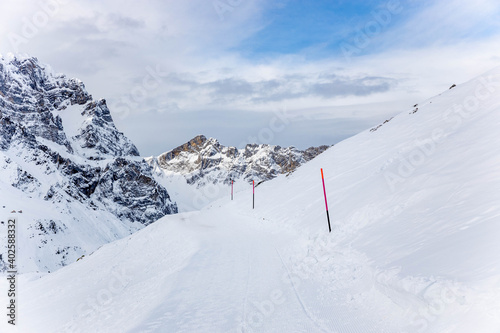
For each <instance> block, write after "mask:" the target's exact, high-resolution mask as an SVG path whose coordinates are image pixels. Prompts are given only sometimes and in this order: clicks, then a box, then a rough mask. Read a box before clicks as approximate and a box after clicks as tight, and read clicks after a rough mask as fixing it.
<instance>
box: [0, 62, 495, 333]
mask: <svg viewBox="0 0 500 333" xmlns="http://www.w3.org/2000/svg"><path fill="white" fill-rule="evenodd" d="M499 82H500V68H499V69H495V70H493V71H491V72H489V73H487V74H485V75H483V76H482V77H480V78H477V79H475V80H472V81H470V82H468V83H465V84H462V85H458V86H457V87H455V88H453V89H451V90H448V91H446V92H444V93H442V94H441V95H439V96H436V97H434V98H432V99H429V100H427V101H425V102H424V103H420V105H418V106H417V107H418V110H416V112H415V111H414V110H415V109H416V108H417V107H415V108H411V109H410V110H407V111H405V112H403V113H402V114H400V115H399V116H397V117H395V118H393V119H392V120H391V121H389V122H387V123H385V124H383V126H381V127H378V128H377V129H376V130H372V131H370V130H367V131H365V132H363V133H361V134H359V135H357V136H355V137H352V138H350V139H348V140H345V141H343V142H341V143H339V144H338V145H335V146H334V147H333V148H330V149H328V150H327V151H326V152H324V153H323V154H321V155H319V156H318V157H316V158H315V159H313V160H312V161H310V162H309V163H307V164H305V165H304V166H302V167H300V168H299V169H298V170H297V171H296V172H295V173H293V174H292V175H290V176H289V177H284V176H280V177H278V178H276V179H275V180H272V181H269V182H266V183H263V184H261V185H260V186H258V187H257V188H256V201H255V205H256V207H255V209H252V189H251V187H250V186H248V187H247V188H244V189H239V190H238V191H237V192H236V193H235V196H234V200H233V201H231V200H230V197H229V189H228V190H227V191H228V192H227V196H226V197H225V198H222V199H219V200H217V201H214V202H212V203H211V204H210V205H208V206H206V207H205V208H203V209H202V210H200V211H195V212H188V213H181V214H177V215H171V216H167V217H164V218H162V219H161V220H159V221H158V222H156V223H154V224H152V225H150V226H148V227H146V228H144V229H142V230H140V231H138V232H136V233H135V234H133V235H131V236H129V237H127V238H124V239H121V240H118V241H115V242H113V243H110V244H107V245H104V246H102V247H101V248H100V249H99V250H97V251H95V252H94V253H93V254H92V255H90V256H87V257H85V258H83V259H82V260H80V261H78V262H76V263H74V264H71V265H69V266H67V267H64V268H62V269H59V270H58V271H56V272H55V273H51V274H45V275H42V276H40V275H36V274H25V275H21V276H20V277H19V281H18V289H19V299H18V306H19V312H18V315H19V318H18V325H17V326H16V327H15V328H13V327H9V325H7V324H6V320H5V318H4V319H3V320H2V321H0V331H1V332H40V333H43V332H51V333H54V332H332V333H333V332H339V333H344V332H345V333H358V332H359V333H361V332H363V333H364V332H368V333H369V332H373V333H380V332H394V333H396V332H397V333H401V332H436V333H437V332H439V333H442V332H463V333H471V332H481V333H489V332H491V333H498V332H500V255H499V253H500V241H499V239H500V224H499V223H500V169H499V167H498V165H499V163H500V137H499V136H498V128H499V126H500V83H499ZM320 168H323V169H324V172H325V183H326V189H327V194H328V203H329V208H330V217H331V220H332V233H331V234H329V233H328V227H327V222H326V214H325V207H324V199H323V188H322V184H321V176H320ZM174 199H175V197H174ZM6 284H7V281H6V279H5V278H2V279H1V280H0V290H6V287H7V286H6ZM0 297H1V298H0V304H6V301H7V300H6V293H5V292H2V293H0ZM3 308H5V307H4V306H3Z"/></svg>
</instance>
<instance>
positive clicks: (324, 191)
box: [321, 168, 332, 232]
mask: <svg viewBox="0 0 500 333" xmlns="http://www.w3.org/2000/svg"><path fill="white" fill-rule="evenodd" d="M321 180H322V181H323V193H324V195H325V206H326V218H327V219H328V230H330V232H332V227H331V226H330V214H328V201H326V188H325V177H324V176H323V168H321Z"/></svg>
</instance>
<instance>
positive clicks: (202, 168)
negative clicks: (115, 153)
mask: <svg viewBox="0 0 500 333" xmlns="http://www.w3.org/2000/svg"><path fill="white" fill-rule="evenodd" d="M328 148H329V146H320V147H310V148H308V149H306V150H299V149H296V148H294V147H287V148H283V147H280V146H273V145H267V144H260V145H257V144H248V145H246V147H245V148H244V149H237V148H236V147H226V146H223V145H221V144H220V143H219V142H218V141H217V140H216V139H213V138H209V139H207V138H206V137H205V136H203V135H199V136H197V137H195V138H193V139H192V140H189V141H188V142H186V143H185V144H183V145H181V146H179V147H177V148H175V149H172V150H170V151H168V152H166V153H164V154H161V155H160V156H158V157H150V158H147V159H146V160H147V161H148V163H149V164H150V165H151V166H152V167H153V168H154V170H155V175H156V176H157V180H158V181H159V182H161V183H162V184H163V185H164V186H166V187H167V188H168V189H169V191H171V193H172V195H173V196H174V197H175V199H176V201H177V203H178V205H179V207H180V210H181V211H190V210H197V209H201V208H202V207H203V206H205V205H206V204H208V203H210V202H212V201H214V200H215V199H218V198H220V197H222V196H225V195H227V188H228V185H230V184H231V180H232V181H233V182H234V186H235V187H236V189H240V188H244V187H245V186H247V185H248V184H250V183H252V180H254V181H255V182H256V184H258V183H260V182H263V181H268V180H271V179H273V178H276V177H277V176H278V175H281V174H291V173H292V172H293V171H295V170H296V169H297V168H298V167H299V166H301V165H303V164H304V163H306V162H308V161H310V160H312V159H313V158H315V157H316V156H317V155H319V154H321V153H322V152H324V151H325V150H326V149H328Z"/></svg>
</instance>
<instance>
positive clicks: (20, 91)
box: [0, 55, 177, 271]
mask: <svg viewBox="0 0 500 333" xmlns="http://www.w3.org/2000/svg"><path fill="white" fill-rule="evenodd" d="M0 209H1V211H2V213H1V216H2V221H4V222H5V220H6V218H7V217H8V216H9V214H10V212H12V211H16V214H17V215H18V216H19V220H20V224H19V225H20V230H19V235H20V237H19V240H20V243H21V245H20V246H21V247H22V251H21V253H22V254H23V256H22V257H21V258H20V267H19V268H20V270H21V271H29V270H44V271H46V270H50V271H52V270H55V269H57V268H58V267H60V266H62V265H65V264H69V263H71V262H74V261H75V260H76V259H77V258H79V257H80V256H81V255H83V254H88V253H90V252H91V251H94V250H95V249H97V248H98V247H99V246H101V245H103V244H105V243H107V242H109V241H112V240H116V239H118V238H121V237H124V236H126V235H127V234H129V233H130V232H131V231H134V230H137V229H138V228H140V227H141V226H142V225H143V224H149V223H151V222H154V221H155V220H157V219H158V218H160V217H162V216H164V215H166V214H170V213H175V212H177V207H176V205H175V203H172V201H171V200H170V197H169V195H168V193H167V191H166V189H165V188H164V187H163V186H161V185H160V184H158V183H157V182H156V181H155V180H154V178H153V175H152V170H151V168H150V166H149V165H148V164H147V163H146V162H145V161H144V160H143V159H142V158H140V157H139V152H138V151H137V148H136V147H135V146H134V144H133V143H132V142H131V141H130V140H129V139H128V138H126V137H125V136H124V135H123V133H121V132H119V131H118V130H117V129H116V127H115V125H114V123H113V120H112V118H111V115H110V112H109V109H108V108H107V106H106V101H105V100H98V101H96V100H94V99H93V98H92V96H91V95H89V94H88V93H87V92H86V90H85V87H84V85H83V83H82V82H81V81H79V80H76V79H68V78H66V77H65V76H64V75H61V74H54V73H53V72H52V70H51V69H50V68H49V67H48V66H46V65H42V64H40V63H39V62H38V60H37V59H36V58H30V57H20V56H12V55H8V56H6V57H2V56H0ZM18 211H22V215H21V213H17V212H18ZM0 230H1V232H0V239H1V240H2V242H1V244H2V247H1V248H0V254H4V257H5V253H6V252H5V244H6V243H4V241H5V239H6V238H5V237H6V233H5V228H0Z"/></svg>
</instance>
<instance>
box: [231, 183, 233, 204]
mask: <svg viewBox="0 0 500 333" xmlns="http://www.w3.org/2000/svg"><path fill="white" fill-rule="evenodd" d="M231 200H233V180H232V179H231Z"/></svg>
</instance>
